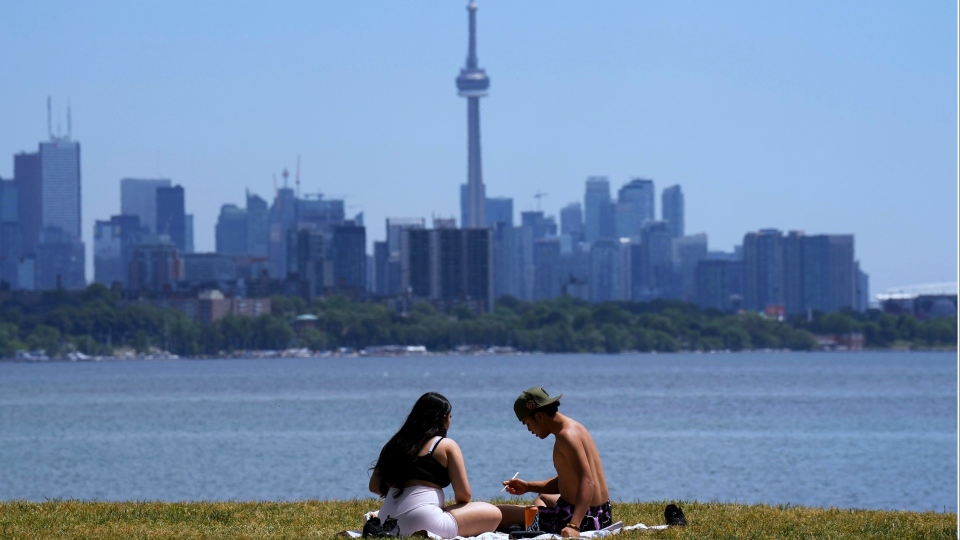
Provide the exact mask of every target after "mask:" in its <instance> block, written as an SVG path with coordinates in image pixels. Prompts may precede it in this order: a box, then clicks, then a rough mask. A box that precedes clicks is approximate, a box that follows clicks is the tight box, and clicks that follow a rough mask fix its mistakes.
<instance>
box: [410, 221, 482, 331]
mask: <svg viewBox="0 0 960 540" xmlns="http://www.w3.org/2000/svg"><path fill="white" fill-rule="evenodd" d="M403 236H404V238H403V241H402V247H401V260H402V262H401V287H402V289H403V290H404V291H409V293H410V294H411V295H412V296H413V297H415V298H424V299H429V300H431V301H433V302H434V303H438V304H440V305H441V306H442V307H449V306H453V305H461V304H462V305H467V306H469V307H472V308H473V309H476V310H477V311H479V312H484V313H487V312H490V311H492V310H493V242H492V231H491V230H490V229H453V228H450V229H407V230H405V231H404V233H403Z"/></svg>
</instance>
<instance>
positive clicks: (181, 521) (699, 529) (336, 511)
mask: <svg viewBox="0 0 960 540" xmlns="http://www.w3.org/2000/svg"><path fill="white" fill-rule="evenodd" d="M493 502H495V503H499V502H513V503H517V502H519V501H517V500H502V501H493ZM668 502H679V504H680V506H681V507H682V508H683V510H684V513H685V514H686V517H687V523H688V524H687V526H686V527H670V528H668V529H666V530H662V531H655V532H651V531H623V532H620V533H619V534H617V535H615V536H613V537H611V538H618V539H620V538H622V539H623V540H630V539H633V538H657V539H658V540H659V539H684V538H690V539H693V538H725V539H731V540H737V539H759V538H777V539H781V540H801V539H803V540H806V539H809V538H818V539H825V540H846V539H867V540H894V539H896V540H914V539H924V540H940V539H956V538H957V513H956V512H950V513H945V512H944V513H941V512H940V511H930V512H900V511H879V510H852V509H838V508H826V509H825V508H804V507H794V506H769V505H743V504H735V503H714V502H710V503H700V502H684V501H654V502H614V503H613V512H614V519H615V520H616V521H622V522H623V524H624V525H634V524H637V523H643V524H645V525H648V526H652V525H660V524H662V523H663V522H664V517H663V509H664V506H665V505H666V504H667V503H668ZM379 505H380V503H379V501H377V500H374V499H361V500H349V501H295V502H268V501H260V502H176V503H171V502H150V501H136V502H98V501H90V502H85V501H70V500H67V501H63V500H51V501H45V502H28V501H5V502H4V501H0V536H2V537H3V538H18V539H21V540H34V539H40V538H61V539H66V540H70V539H80V538H83V539H92V540H96V539H100V538H104V539H107V538H141V539H145V540H150V539H158V540H159V539H195V538H204V539H220V538H223V539H227V538H229V539H247V538H249V539H258V540H272V539H280V538H329V539H334V538H340V536H339V534H338V533H340V532H341V531H345V530H348V529H350V530H358V529H360V528H361V526H362V518H363V514H364V513H365V512H369V511H370V510H375V509H376V508H378V507H379Z"/></svg>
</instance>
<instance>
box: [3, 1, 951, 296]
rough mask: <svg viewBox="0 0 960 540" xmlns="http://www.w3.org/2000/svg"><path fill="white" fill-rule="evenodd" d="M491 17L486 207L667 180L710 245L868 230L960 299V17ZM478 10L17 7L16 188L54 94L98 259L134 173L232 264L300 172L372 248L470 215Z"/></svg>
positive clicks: (483, 55) (544, 12)
mask: <svg viewBox="0 0 960 540" xmlns="http://www.w3.org/2000/svg"><path fill="white" fill-rule="evenodd" d="M478 5H479V8H480V9H479V12H478V33H479V37H478V44H477V46H478V56H479V61H480V65H481V66H482V67H483V68H485V69H486V70H487V73H488V75H489V76H490V79H491V85H490V91H489V96H488V97H486V98H484V99H483V100H482V102H481V109H482V121H481V132H482V144H483V180H484V183H485V184H486V193H487V196H488V197H497V196H502V197H511V198H513V199H514V208H515V211H516V212H518V213H519V212H520V211H523V210H531V209H536V208H537V205H538V202H539V205H540V207H541V209H542V210H544V211H545V212H546V213H547V214H551V215H557V214H558V211H559V209H560V208H561V207H563V206H565V205H567V204H568V203H570V202H574V201H581V202H582V201H583V195H584V181H585V180H586V178H587V177H588V176H593V175H603V176H608V177H609V179H610V184H611V188H613V189H614V190H615V189H617V188H619V187H620V186H622V185H623V184H625V183H626V182H628V181H630V180H631V179H632V178H634V177H644V178H650V179H653V181H654V182H655V183H656V189H657V192H658V195H659V192H660V191H661V190H662V189H663V188H665V187H667V186H671V185H674V184H680V185H681V186H682V187H683V191H684V194H685V200H686V212H685V213H686V230H687V232H688V233H698V232H704V233H707V234H708V236H709V245H710V249H711V250H726V251H729V250H732V248H733V246H734V245H736V244H739V243H741V242H742V240H743V235H744V234H745V233H746V232H749V231H756V230H758V229H761V228H778V229H781V230H784V231H786V230H794V229H796V230H803V231H806V232H807V233H808V234H818V233H837V234H854V235H855V237H856V252H857V258H858V259H859V261H860V264H861V267H862V268H863V270H864V271H866V272H867V273H869V275H870V280H871V285H870V288H871V293H874V294H875V293H877V292H882V291H883V290H886V289H888V288H891V287H897V286H904V285H913V284H920V283H931V282H945V281H955V280H956V276H957V101H956V98H957V52H956V51H957V48H956V45H957V30H956V28H957V27H956V21H957V11H956V10H957V7H956V4H951V3H929V4H927V3H921V4H914V3H907V2H885V3H877V4H871V5H870V9H869V10H865V9H863V7H864V6H862V5H844V4H841V5H833V4H831V3H827V2H813V3H803V4H801V5H786V6H784V5H768V4H765V3H760V2H756V3H749V2H740V3H736V4H734V5H723V6H721V5H715V4H712V3H705V2H704V3H692V4H684V5H657V4H647V3H621V2H618V3H609V4H599V5H596V4H581V3H573V2H564V1H559V2H550V3H546V2H542V3H508V2H503V1H499V2H497V1H487V2H483V1H481V2H479V3H478ZM464 7H465V2H444V3H442V4H441V3H430V4H421V3H386V2H383V3H373V2H371V3H353V2H350V3H346V2H345V3H336V4H333V3H316V4H315V3H309V2H289V3H283V4H281V5H278V6H271V7H269V8H268V7H266V6H249V5H237V4H233V3H227V2H209V3H203V4H199V5H194V4H192V3H187V2H147V3H137V4H124V3H109V2H88V3H83V4H72V3H66V2H62V3H54V4H52V5H51V4H44V5H42V6H40V5H34V4H30V3H16V4H15V5H11V6H7V7H5V8H4V11H5V14H6V17H5V18H6V19H7V20H8V21H24V22H23V23H22V24H11V25H8V28H7V30H6V33H5V39H4V41H5V46H4V47H3V48H2V50H3V51H4V52H0V60H2V63H3V66H4V73H5V74H6V75H7V83H6V84H4V85H3V90H0V95H3V99H2V100H0V156H4V157H3V159H2V160H0V177H3V178H10V177H12V156H13V154H14V153H17V152H21V151H31V152H32V151H36V147H37V143H38V142H40V141H43V140H46V139H47V138H48V134H47V109H46V98H47V96H48V95H50V96H52V98H53V105H54V106H53V125H54V129H53V130H54V131H55V132H59V133H65V132H66V130H67V113H66V110H67V103H68V100H69V103H70V109H71V120H72V121H71V135H72V138H73V139H74V140H76V141H79V142H80V144H81V146H82V158H81V170H82V188H83V223H82V226H83V234H84V240H85V242H86V243H87V246H88V247H87V258H88V260H89V259H91V258H92V249H91V247H90V246H92V241H91V238H92V230H93V222H94V220H98V219H100V220H105V219H109V217H110V216H111V215H114V214H117V213H119V209H120V189H119V186H120V180H121V179H122V178H131V177H133V178H156V177H163V178H169V179H171V180H172V181H173V182H174V183H176V184H180V185H182V186H183V187H184V188H185V193H186V211H187V213H191V214H193V215H194V220H195V221H194V234H195V245H196V249H197V250H198V251H213V249H214V224H215V222H216V219H217V215H218V212H219V209H220V206H221V205H222V204H225V203H236V204H240V205H242V204H243V203H244V192H245V191H246V190H248V189H249V190H250V191H251V192H253V193H257V194H259V195H260V196H262V197H264V198H265V199H272V198H273V192H274V189H275V183H274V181H275V180H274V179H275V178H276V182H277V183H279V184H282V183H283V177H282V172H283V170H284V168H286V169H288V170H289V172H290V178H289V182H290V185H291V187H292V186H293V182H294V179H295V175H296V167H297V159H298V156H299V158H300V163H301V165H300V181H301V184H300V186H301V191H302V192H303V193H317V192H321V193H323V194H324V195H325V196H327V197H330V198H344V199H346V202H347V213H348V215H355V214H357V213H360V212H363V214H364V222H365V224H366V227H367V231H368V233H367V239H368V242H372V241H373V240H382V239H383V237H384V219H385V218H387V217H426V218H429V217H431V216H437V217H456V218H457V219H458V221H459V217H460V216H459V209H460V206H459V204H460V202H459V193H460V192H459V189H460V184H462V183H464V182H465V181H466V161H467V160H466V114H465V104H464V100H463V99H461V98H458V97H457V91H456V87H455V84H454V79H455V77H456V75H457V73H458V71H459V69H460V68H461V67H462V66H463V63H464V56H465V53H466V45H467V32H466V18H467V12H466V10H465V9H464ZM26 21H29V23H28V22H26ZM537 193H546V195H545V196H543V197H541V198H540V199H539V201H538V200H537V199H536V198H535V197H534V195H535V194H537ZM657 214H658V215H659V214H660V208H659V202H658V209H657ZM90 268H91V266H90V264H89V263H88V271H87V277H88V280H91V279H92V277H93V273H92V271H91V270H90Z"/></svg>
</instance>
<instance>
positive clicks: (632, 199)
mask: <svg viewBox="0 0 960 540" xmlns="http://www.w3.org/2000/svg"><path fill="white" fill-rule="evenodd" d="M653 191H654V187H653V180H647V179H643V178H634V179H633V180H631V181H630V182H628V183H627V184H625V185H624V186H623V187H621V188H620V190H619V191H618V192H617V203H616V207H615V209H614V228H615V235H616V236H617V238H630V239H631V240H638V239H639V238H640V230H641V229H642V228H643V224H644V223H646V222H647V221H652V220H654V219H656V216H655V211H656V208H655V206H654V200H655V199H654V192H653Z"/></svg>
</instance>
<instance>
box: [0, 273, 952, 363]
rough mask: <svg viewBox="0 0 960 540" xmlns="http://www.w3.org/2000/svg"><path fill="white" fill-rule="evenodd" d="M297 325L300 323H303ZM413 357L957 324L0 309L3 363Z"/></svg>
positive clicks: (635, 313) (299, 302) (948, 329)
mask: <svg viewBox="0 0 960 540" xmlns="http://www.w3.org/2000/svg"><path fill="white" fill-rule="evenodd" d="M304 315H306V317H304ZM391 346H398V347H405V346H410V347H417V348H418V349H419V348H425V349H426V350H428V351H431V352H444V351H457V350H461V351H463V350H486V349H489V348H497V349H502V350H512V351H518V352H544V353H620V352H626V351H638V352H653V351H656V352H680V351H747V350H767V349H775V350H794V351H811V350H820V349H822V348H825V347H838V346H839V348H853V349H859V348H864V349H910V350H955V349H956V346H957V318H956V317H939V318H936V319H929V320H917V319H916V318H914V317H913V316H911V315H906V314H901V315H892V314H889V313H883V312H881V311H879V310H876V309H871V310H868V311H866V312H864V313H859V312H854V311H843V312H837V313H817V312H814V313H812V314H809V315H805V316H802V317H801V316H791V317H787V318H785V319H782V320H780V319H776V318H767V317H764V316H762V315H760V314H756V313H734V314H731V313H723V312H720V311H717V310H712V309H700V308H699V307H697V306H696V305H693V304H688V303H684V302H680V301H673V300H656V301H653V302H648V303H632V302H606V303H597V304H591V303H587V302H583V301H580V300H576V299H573V298H570V297H561V298H558V299H553V300H543V301H538V302H524V301H520V300H516V299H513V298H509V297H504V298H501V299H499V301H498V302H497V306H496V309H495V310H494V312H493V313H488V314H477V313H475V312H474V311H471V310H470V309H467V308H466V307H463V306H461V307H455V308H453V309H452V310H451V311H450V312H441V311H438V310H437V309H435V308H434V307H433V306H431V305H430V304H429V303H427V302H417V303H414V304H413V305H412V306H411V307H410V309H409V310H408V311H407V312H405V313H399V312H397V311H395V310H392V309H390V308H388V307H387V306H385V305H383V304H380V303H375V302H369V301H368V302H364V301H353V300H350V299H347V298H344V297H332V298H322V299H317V300H314V301H312V302H309V303H308V302H306V301H304V300H303V299H302V298H299V297H294V296H274V297H272V298H271V312H270V313H266V314H262V315H260V316H257V317H243V316H237V315H227V316H225V317H222V318H220V319H218V320H216V321H214V322H212V323H199V322H195V321H193V320H191V319H189V318H188V317H187V316H186V315H184V314H183V313H182V312H181V311H179V310H176V309H163V308H157V307H154V306H151V305H148V304H145V303H138V302H129V301H121V299H120V297H119V296H118V295H117V294H116V293H114V292H112V291H110V290H109V289H107V288H106V287H104V286H102V285H98V284H95V285H91V286H89V287H88V288H87V289H86V290H84V291H81V292H79V293H68V292H65V291H48V292H45V293H43V294H42V295H41V297H40V299H39V301H35V302H32V303H30V304H25V303H18V302H16V301H12V300H6V301H4V302H3V303H2V304H0V357H2V358H13V357H15V356H16V355H17V351H44V352H45V355H46V356H48V357H50V358H56V357H63V356H64V355H67V354H70V353H74V354H76V353H79V354H80V355H81V356H83V355H89V356H115V355H116V354H117V352H118V351H122V350H127V351H135V352H137V353H150V352H157V351H163V352H164V353H170V354H174V355H178V356H218V355H219V356H222V355H224V354H227V355H229V354H231V353H233V352H236V351H258V350H259V351H282V350H286V349H291V348H298V349H306V350H309V351H316V352H321V351H338V350H351V351H353V350H362V349H365V348H377V347H380V348H384V347H391Z"/></svg>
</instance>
